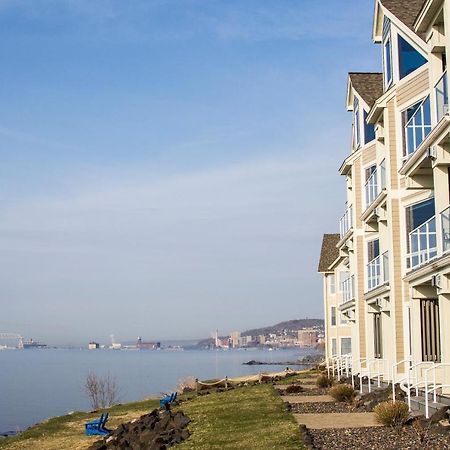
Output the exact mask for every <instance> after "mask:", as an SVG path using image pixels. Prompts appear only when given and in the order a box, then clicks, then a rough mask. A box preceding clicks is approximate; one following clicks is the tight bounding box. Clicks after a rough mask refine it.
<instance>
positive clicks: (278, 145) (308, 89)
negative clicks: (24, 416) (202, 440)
mask: <svg viewBox="0 0 450 450" xmlns="http://www.w3.org/2000/svg"><path fill="white" fill-rule="evenodd" d="M372 14H373V1H372V0H349V1H346V2H341V1H337V0H324V1H322V2H317V1H315V0H226V1H225V0H133V1H126V2H124V1H119V0H95V1H93V0H28V1H27V0H23V1H18V0H0V61H1V71H0V85H1V86H2V88H1V89H0V104H1V105H2V108H0V157H1V160H0V217H1V219H0V273H1V274H2V275H1V276H0V277H1V278H0V281H1V288H0V289H1V290H0V295H1V301H2V315H1V317H0V331H17V332H20V333H23V334H24V335H26V336H33V337H35V338H39V339H42V340H47V341H49V342H64V343H69V342H73V343H75V342H84V341H87V340H89V339H98V340H103V341H105V340H107V338H108V335H109V334H110V333H114V334H115V335H116V337H117V339H130V338H134V337H136V336H138V335H142V336H144V337H146V338H149V339H150V338H151V339H156V338H160V339H163V338H182V337H186V338H195V337H202V336H205V335H208V334H209V333H210V331H211V330H213V329H215V328H216V327H218V328H219V330H220V331H221V332H223V333H227V332H229V331H231V330H233V329H238V330H239V329H245V328H252V327H255V326H259V325H266V324H270V323H272V322H276V321H279V320H284V319H289V318H298V317H318V316H322V300H321V294H322V291H321V280H320V277H319V276H318V275H317V274H316V267H317V259H318V253H319V250H320V243H321V242H320V240H321V235H322V233H324V232H335V231H336V230H337V226H338V224H337V219H338V218H339V217H340V215H342V213H343V211H344V201H345V200H344V185H343V180H341V179H340V178H339V176H338V174H337V168H338V167H339V165H340V163H341V161H342V160H343V158H344V157H345V155H346V153H347V152H348V151H349V145H350V122H351V117H350V115H349V114H348V113H347V112H346V111H345V90H346V75H347V73H348V72H349V71H355V70H362V71H375V70H379V59H380V58H379V48H378V47H377V46H375V45H373V44H372V42H371V36H370V34H371V24H372ZM168 317H170V318H171V320H170V324H171V325H170V326H169V327H168V326H167V318H168Z"/></svg>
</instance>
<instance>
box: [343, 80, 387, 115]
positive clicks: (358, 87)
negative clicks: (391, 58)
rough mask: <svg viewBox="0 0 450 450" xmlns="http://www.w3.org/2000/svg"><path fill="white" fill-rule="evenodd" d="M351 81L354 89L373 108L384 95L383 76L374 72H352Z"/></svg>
mask: <svg viewBox="0 0 450 450" xmlns="http://www.w3.org/2000/svg"><path fill="white" fill-rule="evenodd" d="M348 76H349V81H350V83H351V84H352V87H353V89H354V90H355V91H356V92H357V93H358V94H359V95H360V96H361V98H362V99H363V100H364V101H365V102H366V103H367V105H368V106H369V108H372V106H373V105H374V103H375V101H376V100H378V99H379V98H380V97H381V96H382V95H383V74H382V73H373V72H350V73H349V74H348Z"/></svg>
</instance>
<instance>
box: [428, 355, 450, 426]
mask: <svg viewBox="0 0 450 450" xmlns="http://www.w3.org/2000/svg"><path fill="white" fill-rule="evenodd" d="M447 367H450V364H449V363H438V364H434V365H433V366H432V367H430V368H428V369H425V417H426V418H427V419H428V418H429V417H430V411H429V408H430V405H429V396H430V395H431V394H432V395H433V402H434V403H437V390H438V389H443V388H450V377H448V376H447V377H446V376H445V372H444V376H443V377H442V382H440V383H436V370H438V369H444V370H445V369H446V368H447ZM430 371H432V373H433V381H432V382H430V383H428V373H429V372H430ZM431 386H433V387H431Z"/></svg>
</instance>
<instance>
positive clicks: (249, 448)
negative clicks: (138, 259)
mask: <svg viewBox="0 0 450 450" xmlns="http://www.w3.org/2000/svg"><path fill="white" fill-rule="evenodd" d="M293 378H294V377H291V378H290V380H291V381H292V380H293ZM180 400H181V401H182V402H181V404H180V406H178V407H176V409H180V410H182V411H183V412H184V413H185V414H186V415H187V416H188V417H190V418H191V419H192V422H191V423H190V424H189V430H190V432H191V437H190V438H189V439H188V440H187V441H186V442H184V443H182V444H181V445H180V446H178V447H177V448H179V449H180V450H191V449H192V450H215V449H217V450H219V449H220V450H222V449H229V450H240V449H242V450H244V449H245V450H270V449H273V450H275V449H276V450H281V449H282V450H290V449H301V448H303V446H302V443H301V442H302V439H301V435H300V431H299V427H298V425H297V424H296V423H295V420H294V418H293V416H292V414H290V413H288V412H287V411H286V410H285V407H284V405H283V402H282V400H281V398H280V396H279V395H278V394H277V393H276V392H275V390H274V388H273V386H272V385H271V384H262V385H255V386H247V387H241V388H237V389H233V390H230V391H226V392H212V393H210V394H207V395H199V396H196V394H195V393H190V394H187V395H181V396H180ZM158 406H159V402H158V400H146V401H142V402H136V403H128V404H124V405H117V406H114V407H112V408H110V409H109V410H108V412H109V414H110V420H109V422H108V426H109V428H112V429H114V428H115V427H117V426H118V425H119V424H120V423H123V422H129V421H130V420H132V419H135V418H137V417H139V416H141V415H143V414H145V413H148V412H149V411H151V410H152V409H154V408H157V407H158ZM99 415H100V413H84V412H76V413H73V414H70V415H67V416H61V417H55V418H52V419H49V420H47V421H45V422H43V423H41V424H39V425H36V426H34V427H32V428H30V429H28V430H27V431H25V432H24V433H22V434H21V435H20V436H17V437H14V438H7V439H0V449H2V450H3V449H5V450H18V449H20V450H23V449H26V450H31V449H33V450H65V449H68V450H69V449H70V450H83V449H87V448H88V447H89V445H91V444H92V443H93V442H94V441H95V440H96V439H97V438H96V437H88V436H85V435H84V423H85V422H86V421H89V420H92V419H94V418H98V417H99Z"/></svg>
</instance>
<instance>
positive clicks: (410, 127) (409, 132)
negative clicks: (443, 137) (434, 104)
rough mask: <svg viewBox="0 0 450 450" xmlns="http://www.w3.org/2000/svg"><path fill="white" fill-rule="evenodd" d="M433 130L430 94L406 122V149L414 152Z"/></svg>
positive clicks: (409, 152) (408, 152) (410, 152)
mask: <svg viewBox="0 0 450 450" xmlns="http://www.w3.org/2000/svg"><path fill="white" fill-rule="evenodd" d="M430 131H431V112H430V97H429V96H428V97H427V98H426V99H425V100H424V101H423V102H422V103H420V105H419V106H417V109H416V110H415V112H414V113H413V115H412V116H411V118H410V119H409V120H408V122H406V125H405V136H406V151H407V154H408V155H411V154H413V153H414V152H415V151H416V150H417V148H418V147H419V145H420V144H421V143H422V142H423V140H424V139H425V138H426V136H427V135H428V133H429V132H430Z"/></svg>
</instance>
